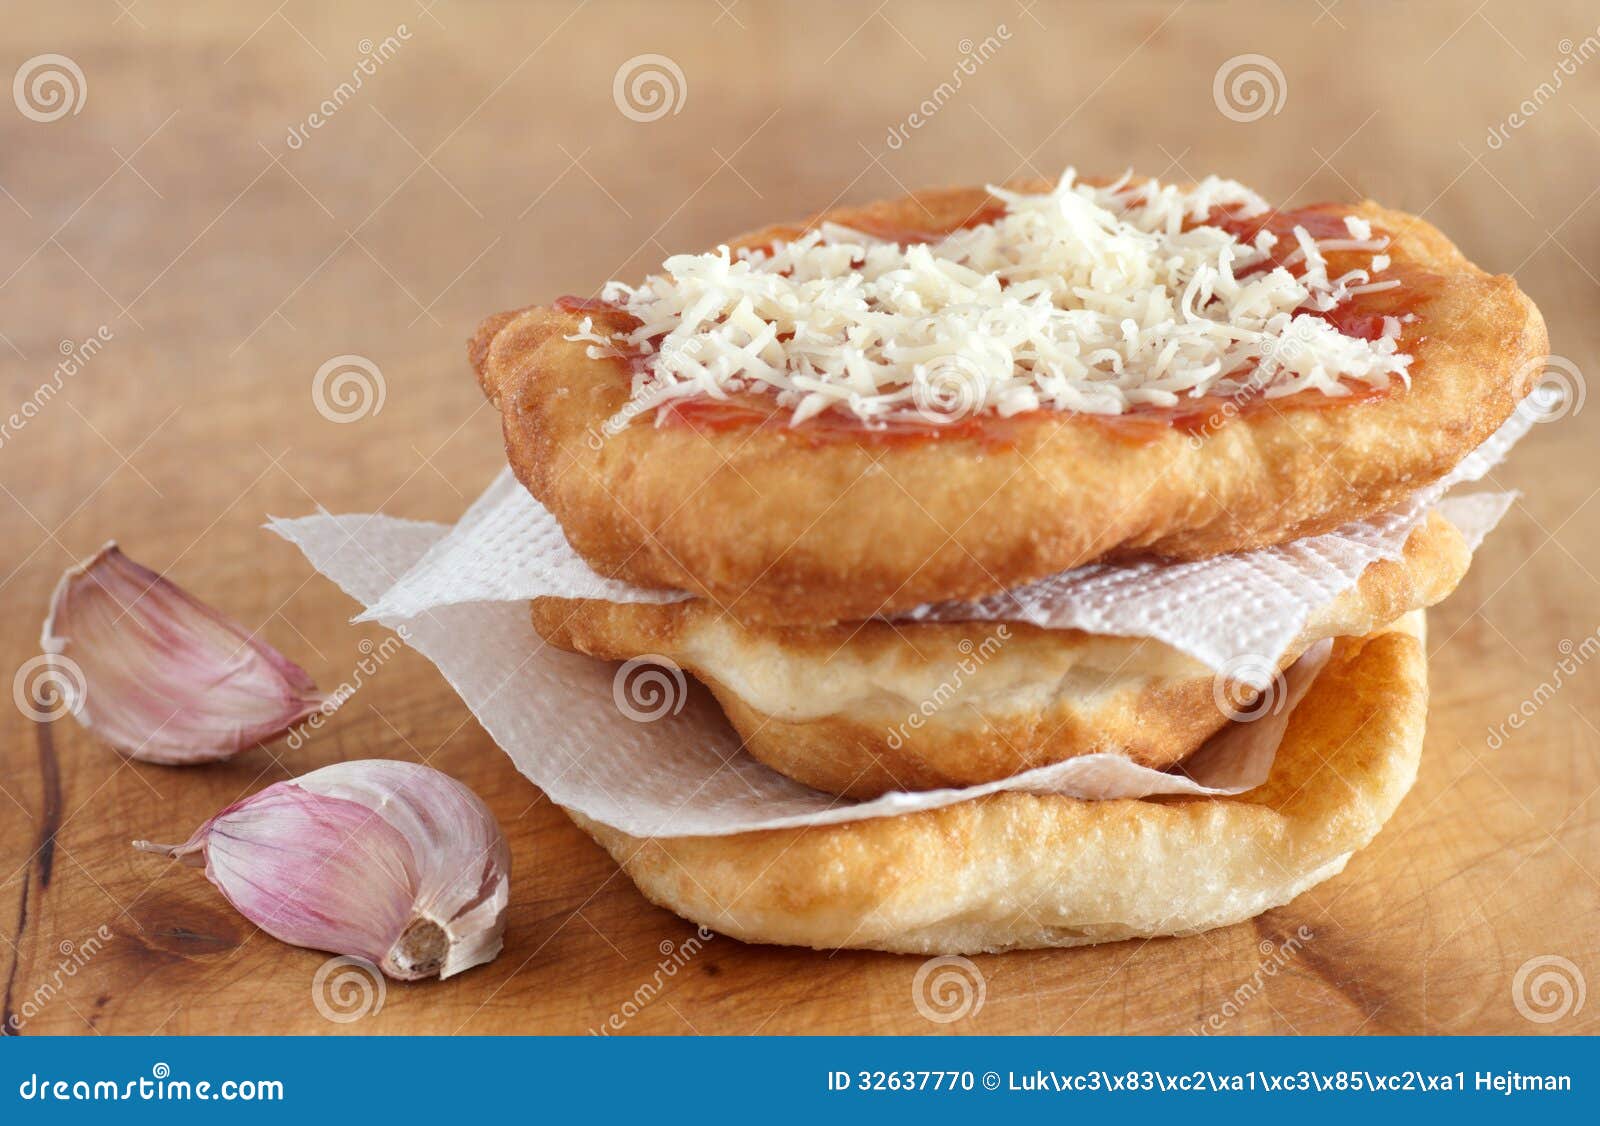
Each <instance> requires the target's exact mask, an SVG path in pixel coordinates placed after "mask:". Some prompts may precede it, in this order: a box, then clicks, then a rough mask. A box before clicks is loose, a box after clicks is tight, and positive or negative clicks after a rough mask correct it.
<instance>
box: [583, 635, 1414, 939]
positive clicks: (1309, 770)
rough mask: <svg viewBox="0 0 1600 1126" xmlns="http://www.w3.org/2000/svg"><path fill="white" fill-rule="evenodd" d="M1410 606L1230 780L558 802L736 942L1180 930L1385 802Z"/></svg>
mask: <svg viewBox="0 0 1600 1126" xmlns="http://www.w3.org/2000/svg"><path fill="white" fill-rule="evenodd" d="M1421 618H1422V615H1421V614H1420V613H1419V614H1414V615H1409V616H1408V618H1407V619H1406V620H1405V621H1404V622H1403V623H1400V624H1399V625H1398V627H1397V628H1395V629H1393V630H1391V631H1387V632H1384V633H1381V634H1378V635H1375V636H1372V637H1368V638H1346V639H1343V640H1341V641H1339V642H1338V643H1336V645H1335V647H1334V653H1333V657H1332V660H1331V661H1330V662H1329V664H1328V666H1327V668H1326V669H1324V671H1323V672H1322V674H1321V675H1320V676H1319V677H1318V678H1317V680H1316V682H1315V683H1314V684H1313V685H1312V687H1311V689H1310V691H1309V692H1308V693H1307V695H1306V697H1305V698H1304V699H1303V700H1302V701H1301V703H1300V705H1299V706H1298V707H1297V708H1296V709H1295V712H1294V714H1293V715H1292V716H1291V718H1290V721H1289V727H1288V731H1287V732H1286V734H1285V737H1284V741H1283V744H1282V746H1281V747H1280V749H1279V751H1278V756H1277V759H1276V761H1275V762H1274V764H1273V768H1272V774H1271V776H1270V777H1269V778H1268V780H1267V781H1266V783H1265V784H1263V785H1262V786H1260V787H1258V788H1257V789H1255V790H1252V791H1249V792H1248V793H1245V794H1241V795H1238V796H1236V797H1229V798H1200V799H1192V798H1184V799H1163V800H1160V801H1104V802H1093V801H1080V800H1077V799H1074V798H1064V797H1057V796H1049V795H1029V794H1020V793H1002V794H996V795H993V796H990V797H986V798H979V799H977V800H974V801H968V802H963V803H960V804H958V805H953V806H946V807H945V808H942V809H937V810H931V811H927V812H922V813H913V814H906V815H903V816H899V817H886V818H878V819H873V820H867V821H857V822H850V823H846V824H843V825H832V826H825V827H820V828H810V829H793V830H776V831H769V832H757V833H741V834H736V835H732V836H723V837H679V838H669V839H641V838H637V837H631V836H629V835H627V834H625V833H622V832H619V831H618V830H616V829H612V828H610V827H608V826H605V825H600V824H598V823H596V822H594V821H591V820H589V819H588V818H585V817H583V816H582V815H580V814H576V813H573V814H572V818H573V820H574V821H576V822H577V823H578V824H579V825H580V826H581V827H583V828H584V829H585V830H586V831H587V832H588V833H589V834H590V835H591V836H593V837H594V838H595V839H596V840H597V841H599V842H600V844H602V845H603V846H604V847H605V848H606V849H607V851H609V852H610V853H611V855H612V856H613V857H614V858H615V859H616V860H617V862H618V863H619V864H621V865H622V867H623V869H624V870H625V871H626V872H627V873H628V875H629V876H630V877H632V879H633V881H634V882H635V883H636V884H637V885H638V886H639V889H640V890H641V891H642V892H643V893H644V894H645V896H646V897H647V898H649V899H650V900H651V901H652V902H654V903H657V904H660V905H661V906H663V907H666V908H668V909H669V910H672V911H675V912H677V913H678V914H680V915H683V916H684V917H686V918H688V919H691V920H693V921H695V922H697V923H700V924H702V925H704V926H707V927H712V928H714V929H716V930H719V931H722V932H723V933H725V934H729V935H732V936H734V937H735V938H739V939H742V940H743V941H746V942H772V943H784V944H791V945H798V946H812V947H816V948H818V949H834V948H839V947H858V948H867V949H877V950H894V951H906V952H917V953H923V954H934V953H938V954H973V953H979V952H987V951H995V950H1006V949H1016V948H1034V947H1043V946H1075V945H1081V944H1084V943H1090V942H1107V941H1114V940H1116V939H1122V938H1130V937H1135V936H1148V935H1166V934H1192V933H1195V932H1197V931H1201V930H1207V929H1210V928H1212V927H1218V926H1224V925H1227V924H1229V923H1234V922H1238V921H1241V920H1243V919H1247V918H1250V917H1252V916H1253V915H1256V914H1259V913H1260V912H1262V911H1264V910H1267V909H1268V908H1271V907H1275V906H1278V905H1280V904H1283V903H1287V902H1288V901H1289V900H1290V899H1292V898H1293V897H1294V896H1295V895H1298V894H1299V893H1300V892H1301V891H1304V890H1305V889H1306V888H1307V887H1309V886H1312V885H1313V884H1316V883H1318V882H1320V881H1321V880H1323V879H1326V878H1328V877H1329V876H1331V875H1333V874H1336V873H1337V872H1338V871H1339V870H1340V869H1342V868H1343V866H1344V863H1345V861H1346V860H1347V859H1348V858H1349V856H1350V854H1351V853H1352V852H1354V851H1355V850H1356V849H1359V848H1361V847H1362V846H1364V845H1365V844H1366V843H1367V842H1368V841H1370V840H1371V839H1372V837H1373V836H1374V835H1375V834H1376V833H1377V831H1378V829H1379V828H1380V827H1382V825H1383V823H1384V822H1385V821H1386V820H1388V818H1389V815H1390V814H1391V813H1393V812H1394V810H1395V807H1396V806H1398V805H1399V803H1400V799H1401V798H1402V797H1403V796H1404V795H1405V793H1406V791H1407V790H1408V789H1410V787H1411V783H1412V781H1413V780H1414V779H1415V777H1416V771H1417V763H1418V760H1419V759H1420V757H1421V752H1422V735H1423V722H1424V713H1425V712H1426V709H1427V696H1428V690H1427V668H1426V658H1425V655H1424V651H1423V643H1422V621H1421ZM569 812H570V811H569Z"/></svg>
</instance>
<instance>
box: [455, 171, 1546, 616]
mask: <svg viewBox="0 0 1600 1126" xmlns="http://www.w3.org/2000/svg"><path fill="white" fill-rule="evenodd" d="M1017 186H1018V187H1020V188H1022V189H1023V190H1029V191H1038V190H1042V186H1041V185H1040V184H1038V183H1028V184H1022V185H1017ZM1047 186H1048V185H1044V186H1043V187H1047ZM987 201H988V196H987V195H986V193H985V192H984V191H982V190H981V189H947V190H940V191H927V192H921V193H917V194H915V195H912V196H907V197H904V198H902V199H898V200H892V201H887V202H883V203H878V204H872V205H869V206H865V207H850V208H839V209H836V210H834V211H830V212H828V213H826V214H825V215H822V216H818V217H817V218H816V219H813V220H812V224H815V223H817V222H820V221H822V220H828V221H832V222H835V223H839V224H843V225H846V226H859V227H865V228H868V229H877V230H883V229H894V228H916V229H920V230H924V231H932V232H947V231H950V230H953V229H955V228H957V227H959V226H961V225H962V224H963V222H965V221H966V220H967V219H968V218H969V217H970V216H972V215H974V214H975V213H980V212H981V209H982V208H983V207H984V206H985V204H986V202H987ZM1324 210H1328V211H1330V212H1331V213H1336V214H1348V215H1350V216H1355V217H1359V218H1362V219H1365V220H1367V221H1369V222H1370V223H1371V224H1372V226H1373V228H1374V229H1375V230H1376V231H1377V232H1378V233H1380V234H1384V235H1387V236H1388V237H1389V238H1390V239H1391V246H1390V247H1389V250H1388V254H1389V255H1390V257H1391V258H1392V259H1393V266H1392V267H1391V273H1392V275H1393V276H1396V277H1399V278H1402V279H1404V280H1405V282H1406V285H1405V287H1403V290H1404V292H1405V300H1406V301H1408V302H1409V305H1407V306H1406V307H1407V308H1409V309H1412V310H1414V311H1415V313H1416V315H1417V316H1418V317H1419V318H1420V321H1419V322H1417V328H1416V330H1415V334H1414V335H1415V339H1409V338H1408V340H1407V343H1406V347H1407V349H1408V351H1409V352H1410V354H1411V355H1412V356H1413V357H1414V362H1413V364H1412V369H1411V370H1412V374H1413V380H1412V386H1411V387H1410V388H1409V389H1405V388H1402V387H1396V388H1395V389H1394V390H1392V391H1391V392H1389V393H1387V394H1385V395H1383V396H1381V397H1377V398H1366V397H1360V396H1353V397H1351V398H1349V399H1339V398H1330V397H1328V396H1325V395H1323V394H1321V393H1319V392H1302V393H1300V394H1296V395H1291V396H1287V397H1284V398H1279V399H1275V400H1260V401H1258V402H1257V403H1256V404H1255V406H1253V407H1251V408H1250V409H1244V410H1240V411H1238V412H1237V413H1235V414H1233V415H1231V416H1225V417H1219V418H1217V419H1214V420H1209V421H1208V423H1207V425H1206V427H1205V428H1204V429H1203V430H1201V431H1199V432H1194V433H1189V432H1185V431H1184V430H1183V429H1182V428H1179V427H1175V426H1172V425H1166V424H1155V425H1138V424H1129V423H1126V422H1116V421H1113V422H1110V423H1108V422H1106V421H1105V420H1103V419H1099V418H1097V417H1096V416H1092V415H1083V414H1070V413H1057V412H1050V411H1041V412H1035V413H1031V414H1025V415H1018V416H1016V417H1013V418H1010V419H987V418H986V419H983V420H981V421H982V422H983V425H982V426H981V427H979V428H978V431H977V432H974V431H973V430H971V429H970V428H967V427H962V428H951V429H950V430H948V431H943V432H935V433H933V434H932V435H931V436H926V435H925V436H923V437H920V438H914V439H911V440H901V439H896V438H888V439H886V438H885V437H884V436H883V435H881V434H874V433H872V432H870V431H864V430H861V429H858V428H852V427H839V426H829V425H825V424H824V423H823V420H821V419H812V420H810V421H808V422H806V423H802V424H801V425H799V426H797V427H793V428H791V427H789V426H787V425H785V424H783V423H782V422H781V421H779V422H773V421H771V420H769V421H767V422H750V421H749V420H748V419H746V420H744V421H742V422H735V423H734V424H731V425H717V426H710V427H707V426H699V425H691V424H688V423H683V422H678V423H669V424H666V425H660V426H658V425H653V424H652V420H651V419H650V418H639V419H634V420H633V421H632V423H631V424H630V425H624V426H622V427H621V428H620V429H614V420H616V419H617V418H619V417H620V418H623V419H626V418H627V411H626V407H627V404H628V401H629V396H630V374H629V370H628V367H627V365H626V363H625V362H624V361H622V360H619V359H615V358H601V359H591V358H590V357H589V356H588V355H587V353H586V347H587V345H585V344H584V343H583V342H581V341H572V340H567V339H566V337H567V336H568V335H571V334H573V333H575V332H577V331H578V326H579V324H580V321H581V320H582V319H583V317H584V316H592V317H594V319H595V321H596V323H597V324H604V322H605V321H606V314H605V313H604V312H585V313H582V314H579V313H574V312H563V311H560V310H557V309H551V308H529V309H524V310H521V311H519V312H515V313H503V314H499V315H497V316H494V317H490V318H489V319H487V320H486V321H484V322H483V324H482V325H481V326H480V327H479V330H478V332H477V334H476V336H475V337H474V339H473V340H472V342H471V344H470V346H469V355H470V357H471V359H472V362H473V366H474V367H475V368H476V369H477V371H478V373H479V377H480V382H481V384H482V386H483V388H484V391H485V392H486V394H487V395H488V396H489V397H490V399H491V400H493V401H494V403H495V404H496V405H497V406H498V408H499V410H500V412H501V416H502V422H503V429H504V433H505V439H506V447H507V452H508V456H509V460H510V463H511V465H512V467H513V469H514V470H515V472H516V474H517V476H518V478H519V479H520V480H521V481H522V482H523V483H524V484H525V485H526V486H527V487H528V488H529V490H530V491H531V492H532V493H533V494H534V496H536V497H537V498H538V499H539V500H540V501H541V502H542V503H543V504H544V505H545V506H546V507H548V508H549V509H550V510H551V511H552V512H553V513H554V514H555V516H556V517H557V519H558V520H559V521H560V522H561V525H562V527H563V529H564V530H565V532H566V534H567V537H568V539H569V540H570V541H571V543H572V546H573V547H574V548H575V549H576V550H577V551H578V552H579V553H580V554H581V555H583V556H584V557H585V559H587V560H588V561H589V562H590V563H591V564H592V565H593V566H594V567H595V569H596V570H598V571H599V572H601V573H602V574H605V575H609V576H613V577H616V578H620V579H624V580H627V581H629V582H632V583H635V584H637V585H640V586H647V587H664V588H674V589H683V590H689V591H692V592H694V593H696V594H698V595H700V596H702V597H704V598H706V599H708V600H710V601H712V602H715V603H716V604H717V605H719V606H721V607H723V608H725V609H727V610H729V611H730V612H732V613H734V614H735V615H737V616H738V617H739V618H740V619H741V620H745V621H762V622H770V623H780V624H783V623H799V624H819V623H826V622H834V621H857V620H862V619H865V618H869V617H872V616H874V615H880V614H882V615H889V614H893V613H895V612H898V611H901V610H905V609H907V608H909V607H912V606H915V605H918V604H921V603H925V602H933V601H943V600H948V599H968V598H976V597H980V596H982V595H985V594H991V593H994V592H996V591H1000V590H1006V589H1011V588H1015V587H1017V586H1020V585H1022V584H1023V583H1025V582H1028V581H1031V580H1033V579H1037V578H1040V577H1042V576H1044V575H1049V574H1054V573H1056V572H1059V571H1063V570H1066V569H1068V568H1070V567H1073V566H1076V565H1078V564H1081V563H1085V562H1089V561H1091V560H1095V559H1100V558H1106V557H1118V556H1127V555H1130V554H1136V553H1145V552H1149V553H1155V554H1159V555H1164V556H1169V557H1173V558H1199V557H1205V556H1209V555H1213V554H1217V553H1221V552H1228V551H1237V550H1247V549H1253V548H1257V547H1261V546H1266V545H1269V544H1275V543H1282V542H1286V541H1289V540H1292V539H1296V538H1299V537H1302V536H1307V535H1314V534H1318V533H1321V532H1325V531H1328V530H1330V529H1332V528H1335V527H1337V526H1339V525H1340V524H1343V523H1346V522H1347V521H1351V520H1355V519H1359V518H1363V517H1366V516H1370V515H1372V514H1374V513H1376V512H1380V511H1383V510H1386V509H1388V508H1391V507H1393V506H1395V505H1396V504H1398V503H1400V502H1401V501H1403V500H1404V499H1405V498H1406V497H1408V496H1409V495H1410V494H1412V493H1413V492H1415V491H1416V490H1417V489H1419V488H1421V487H1422V486H1424V485H1426V484H1428V483H1429V482H1431V481H1434V480H1436V479H1437V478H1439V477H1441V476H1442V475H1444V474H1445V473H1446V472H1448V471H1449V470H1450V469H1451V468H1452V467H1453V466H1454V465H1455V464H1456V463H1457V462H1459V461H1460V460H1461V458H1462V457H1463V456H1464V455H1465V454H1466V453H1468V452H1469V451H1470V450H1472V449H1473V448H1474V447H1476V446H1477V445H1479V444H1480V443H1481V442H1482V441H1483V440H1484V439H1485V438H1487V437H1488V436H1489V435H1490V434H1491V433H1492V432H1493V431H1494V430H1495V428H1496V427H1498V426H1499V425H1500V423H1501V422H1503V421H1504V420H1505V419H1506V418H1507V416H1509V414H1510V413H1511V411H1512V409H1513V408H1514V407H1515V405H1516V403H1517V402H1518V400H1519V399H1520V397H1521V396H1522V395H1523V394H1525V393H1526V392H1527V391H1528V390H1529V386H1530V384H1529V381H1528V380H1527V379H1526V378H1525V376H1526V375H1527V373H1528V372H1529V371H1530V370H1531V369H1532V368H1534V367H1536V366H1537V363H1538V361H1539V359H1540V358H1541V357H1542V356H1543V355H1544V354H1545V351H1546V346H1547V340H1546V335H1545V328H1544V323H1543V321H1542V319H1541V318H1540V316H1539V313H1538V310H1537V309H1536V308H1535V307H1534V306H1533V303H1532V302H1531V301H1529V300H1528V298H1527V297H1526V296H1524V295H1523V294H1522V292H1521V291H1520V290H1519V289H1518V288H1517V286H1516V283H1515V282H1514V281H1512V279H1510V278H1509V277H1504V276H1501V277H1492V276H1490V275H1488V274H1486V273H1485V272H1483V271H1482V270H1480V269H1478V268H1477V267H1476V266H1474V265H1473V264H1472V263H1471V262H1469V261H1468V260H1467V259H1466V258H1465V257H1464V256H1463V255H1462V254H1461V253H1460V251H1458V250H1457V249H1456V248H1455V246H1454V245H1452V244H1451V243H1450V241H1449V240H1448V239H1446V238H1445V237H1444V235H1442V234H1441V233H1440V232H1439V231H1438V230H1436V229H1435V228H1434V227H1432V226H1430V225H1429V224H1428V223H1426V222H1424V221H1423V220H1421V219H1418V218H1416V217H1414V216H1411V215H1407V214H1405V213H1403V212H1400V211H1392V210H1388V209H1386V208H1383V207H1380V206H1378V205H1377V204H1375V203H1372V202H1370V201H1369V202H1365V203H1361V204H1357V205H1351V206H1340V207H1338V208H1330V209H1324ZM809 225H811V224H807V226H809ZM801 229H803V227H802V226H790V227H781V228H769V229H767V230H765V231H760V232H756V233H755V234H753V235H750V236H747V237H746V238H745V239H743V240H739V241H736V242H735V243H734V245H736V246H738V245H760V244H763V243H767V242H770V241H771V240H772V239H773V238H774V237H779V236H791V237H792V236H793V234H795V233H796V232H798V231H799V230H801ZM1329 264H1330V272H1333V273H1337V272H1338V271H1341V270H1344V269H1348V268H1353V267H1355V266H1364V265H1365V264H1366V257H1365V256H1358V255H1355V254H1353V253H1343V254H1341V253H1340V252H1333V253H1331V254H1330V255H1329ZM1396 292H1400V291H1390V292H1388V293H1379V294H1371V295H1363V296H1362V297H1358V298H1355V299H1353V300H1355V301H1357V302H1366V303H1370V304H1371V306H1372V308H1373V310H1374V311H1383V310H1385V309H1387V308H1389V307H1390V306H1389V305H1388V304H1386V302H1392V300H1393V299H1394V294H1395V293H1396ZM608 421H609V422H611V423H612V424H613V425H608ZM969 421H972V420H969ZM1212 422H1214V423H1215V425H1212V424H1211V423H1212Z"/></svg>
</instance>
